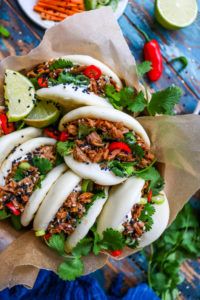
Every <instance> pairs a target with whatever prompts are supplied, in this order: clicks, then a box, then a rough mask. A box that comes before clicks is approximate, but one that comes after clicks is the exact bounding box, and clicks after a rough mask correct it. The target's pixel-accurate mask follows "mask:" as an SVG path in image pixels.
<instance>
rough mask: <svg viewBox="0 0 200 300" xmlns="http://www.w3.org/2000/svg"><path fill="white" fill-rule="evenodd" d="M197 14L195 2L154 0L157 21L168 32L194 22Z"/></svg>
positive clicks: (187, 0) (190, 0) (191, 0)
mask: <svg viewBox="0 0 200 300" xmlns="http://www.w3.org/2000/svg"><path fill="white" fill-rule="evenodd" d="M197 14H198V6H197V1H196V0H156V2H155V16H156V19H157V21H158V22H159V23H160V24H161V25H162V26H163V27H165V28H167V29H170V30H176V29H181V28H183V27H186V26H189V25H190V24H192V23H193V22H194V20H195V19H196V17H197Z"/></svg>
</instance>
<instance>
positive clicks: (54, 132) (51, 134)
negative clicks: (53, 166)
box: [44, 128, 60, 141]
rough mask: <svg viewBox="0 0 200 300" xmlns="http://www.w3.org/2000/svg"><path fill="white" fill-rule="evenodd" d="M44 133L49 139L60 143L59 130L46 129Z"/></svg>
mask: <svg viewBox="0 0 200 300" xmlns="http://www.w3.org/2000/svg"><path fill="white" fill-rule="evenodd" d="M44 133H45V134H46V135H47V136H48V137H50V138H52V139H55V140H57V141H59V139H60V132H59V131H58V130H55V129H52V128H45V129H44Z"/></svg>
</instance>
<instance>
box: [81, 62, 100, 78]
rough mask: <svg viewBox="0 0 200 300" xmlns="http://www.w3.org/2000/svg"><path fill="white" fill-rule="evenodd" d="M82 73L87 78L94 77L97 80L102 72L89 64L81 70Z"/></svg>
mask: <svg viewBox="0 0 200 300" xmlns="http://www.w3.org/2000/svg"><path fill="white" fill-rule="evenodd" d="M83 74H84V75H85V76H87V77H89V78H94V79H95V80H97V79H99V77H100V76H101V74H102V72H101V70H100V69H99V68H98V67H96V66H94V65H91V66H88V67H87V68H86V69H85V70H84V71H83Z"/></svg>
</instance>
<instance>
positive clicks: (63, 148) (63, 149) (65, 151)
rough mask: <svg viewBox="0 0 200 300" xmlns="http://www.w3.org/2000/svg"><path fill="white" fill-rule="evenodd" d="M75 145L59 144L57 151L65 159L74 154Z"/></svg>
mask: <svg viewBox="0 0 200 300" xmlns="http://www.w3.org/2000/svg"><path fill="white" fill-rule="evenodd" d="M74 145H75V143H74V142H73V141H66V142H58V143H57V144H56V151H57V152H58V153H59V154H60V155H61V156H62V157H63V156H66V155H69V154H70V153H72V151H73V148H74Z"/></svg>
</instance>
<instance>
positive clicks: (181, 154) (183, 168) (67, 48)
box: [0, 8, 200, 290]
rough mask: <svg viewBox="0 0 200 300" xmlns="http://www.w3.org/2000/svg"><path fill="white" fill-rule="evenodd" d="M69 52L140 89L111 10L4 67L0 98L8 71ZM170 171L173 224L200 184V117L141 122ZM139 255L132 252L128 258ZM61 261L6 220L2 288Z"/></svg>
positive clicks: (73, 21) (77, 21)
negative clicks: (95, 62)
mask: <svg viewBox="0 0 200 300" xmlns="http://www.w3.org/2000/svg"><path fill="white" fill-rule="evenodd" d="M66 54H86V55H91V56H93V57H95V58H97V59H99V60H101V61H102V62H104V63H106V64H107V65H109V66H110V67H111V68H112V69H113V70H114V71H115V72H116V73H117V74H118V75H119V76H120V77H121V78H123V79H124V80H125V81H126V83H127V84H128V85H132V86H134V87H135V88H137V89H138V88H139V82H138V78H137V75H136V65H135V60H134V57H133V56H132V54H131V52H130V50H129V48H128V46H127V44H126V41H125V39H124V37H123V35H122V33H121V30H120V28H119V26H118V24H117V22H116V20H115V18H114V16H113V13H112V11H111V9H110V8H102V9H99V10H96V11H91V12H85V13H82V14H78V15H75V16H73V17H70V18H68V19H66V20H65V21H63V22H61V23H59V24H58V25H56V26H55V27H53V28H51V29H49V30H48V31H46V34H45V35H44V38H43V40H42V42H41V43H40V45H39V46H38V47H37V48H35V49H33V50H32V51H31V52H30V53H29V54H27V55H24V56H19V57H16V56H10V57H8V58H6V59H4V60H3V61H2V62H1V63H0V99H1V100H3V79H4V70H5V69H6V68H10V69H13V70H21V69H29V68H31V67H32V66H34V65H35V64H37V63H40V62H43V61H46V60H48V59H50V58H56V57H59V56H62V55H66ZM138 120H139V121H140V122H141V123H142V125H143V126H144V127H145V129H146V130H147V131H148V134H149V136H150V138H151V141H152V147H153V149H154V151H155V153H156V156H157V158H158V161H159V162H161V163H162V165H163V167H164V177H165V181H166V186H165V191H166V193H167V196H168V199H169V204H170V223H171V222H172V221H173V220H174V218H175V217H176V215H177V213H178V212H179V211H180V209H181V208H182V207H183V205H184V204H185V203H186V202H187V200H188V199H189V197H190V196H192V195H193V194H194V193H195V192H196V190H198V188H199V186H200V135H199V129H200V118H199V117H198V116H195V115H188V116H173V117H166V116H160V117H143V118H139V119H138ZM131 253H133V251H130V250H127V251H126V252H125V255H129V254H131ZM106 260H107V256H106V255H105V254H101V255H99V256H97V257H95V256H93V255H90V256H88V257H86V258H85V259H84V264H85V274H87V273H90V272H93V271H95V270H96V269H98V268H100V267H102V266H103V265H104V264H105V263H106ZM60 261H61V258H60V257H58V255H57V254H56V253H54V252H53V251H52V250H50V249H49V248H48V247H47V246H46V245H45V244H44V243H43V242H42V241H41V240H40V239H38V238H35V236H34V233H33V232H32V231H26V232H22V233H19V232H16V231H15V230H13V228H12V227H11V226H10V225H9V223H8V222H0V264H1V268H0V290H1V289H3V288H5V287H7V286H9V287H11V286H14V285H15V284H20V283H21V284H24V285H26V286H29V287H32V286H33V284H34V282H35V279H36V277H37V274H38V271H39V269H40V268H44V269H49V270H53V271H56V269H57V266H58V264H59V262H60Z"/></svg>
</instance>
